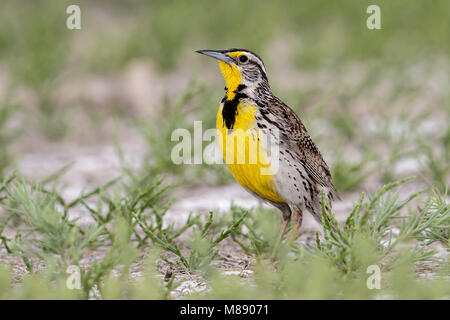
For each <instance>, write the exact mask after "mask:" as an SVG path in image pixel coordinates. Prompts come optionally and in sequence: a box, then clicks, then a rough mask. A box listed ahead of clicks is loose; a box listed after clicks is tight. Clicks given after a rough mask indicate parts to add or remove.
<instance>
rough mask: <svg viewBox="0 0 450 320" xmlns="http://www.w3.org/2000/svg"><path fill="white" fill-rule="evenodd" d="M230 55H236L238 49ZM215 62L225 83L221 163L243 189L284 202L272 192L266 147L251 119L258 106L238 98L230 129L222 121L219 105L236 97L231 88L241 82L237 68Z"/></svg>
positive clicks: (271, 199)
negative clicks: (222, 162)
mask: <svg viewBox="0 0 450 320" xmlns="http://www.w3.org/2000/svg"><path fill="white" fill-rule="evenodd" d="M233 54H234V55H235V56H239V52H233ZM219 65H220V69H221V71H222V74H223V76H224V78H225V81H226V86H227V94H226V101H225V103H224V105H223V106H221V107H220V108H219V111H218V113H217V130H218V142H219V145H220V148H221V149H222V154H223V157H224V160H225V163H226V164H227V166H228V168H229V169H230V171H231V173H232V174H233V176H234V178H235V179H236V181H237V182H238V183H239V184H241V185H242V186H243V187H244V188H247V189H250V190H251V191H253V192H254V193H256V194H258V195H260V196H261V197H263V198H266V199H268V200H270V201H274V202H285V201H284V199H282V198H281V197H280V196H279V195H278V193H277V191H276V185H275V180H274V177H273V175H272V174H270V172H271V165H270V161H269V160H268V158H269V157H268V155H267V151H266V147H265V146H263V145H262V144H261V143H260V142H261V140H262V139H259V134H260V132H259V129H258V127H257V125H256V118H255V117H256V113H257V112H258V107H257V106H256V105H255V104H254V103H252V102H245V101H244V102H243V101H242V100H241V101H239V102H238V104H237V109H236V115H235V118H234V123H233V129H229V128H227V127H226V126H225V124H224V119H223V114H222V111H223V108H224V106H226V104H227V101H228V102H229V101H232V100H233V99H234V98H236V92H235V91H236V90H237V88H238V87H239V85H240V84H241V80H242V77H241V73H240V71H239V69H238V67H236V66H234V65H229V64H227V63H225V62H222V61H220V62H219ZM227 146H228V148H227ZM267 172H269V174H268V173H267Z"/></svg>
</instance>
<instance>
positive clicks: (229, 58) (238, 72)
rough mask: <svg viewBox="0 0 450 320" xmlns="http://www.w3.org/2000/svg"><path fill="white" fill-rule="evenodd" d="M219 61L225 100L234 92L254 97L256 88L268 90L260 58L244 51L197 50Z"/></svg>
mask: <svg viewBox="0 0 450 320" xmlns="http://www.w3.org/2000/svg"><path fill="white" fill-rule="evenodd" d="M196 52H197V53H201V54H204V55H206V56H209V57H212V58H214V59H217V60H219V66H220V69H221V70H222V74H223V76H224V78H225V81H226V84H227V100H232V99H233V98H234V97H235V95H236V92H237V91H239V92H244V93H246V94H247V95H248V96H249V97H252V96H254V95H255V94H256V93H257V91H258V88H267V89H269V82H268V80H267V75H266V68H265V66H264V63H263V61H262V60H261V58H260V57H259V56H258V55H257V54H255V53H253V52H251V51H249V50H244V49H228V50H198V51H196Z"/></svg>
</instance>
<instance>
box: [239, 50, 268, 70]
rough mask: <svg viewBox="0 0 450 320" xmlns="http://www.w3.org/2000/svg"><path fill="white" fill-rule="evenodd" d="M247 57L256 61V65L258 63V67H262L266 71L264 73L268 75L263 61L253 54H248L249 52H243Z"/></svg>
mask: <svg viewBox="0 0 450 320" xmlns="http://www.w3.org/2000/svg"><path fill="white" fill-rule="evenodd" d="M243 52H244V53H245V54H246V55H247V56H249V57H250V59H251V60H253V61H256V63H258V65H259V66H260V67H261V69H262V70H263V71H264V73H266V74H267V72H266V68H265V67H264V63H263V62H262V61H261V59H259V58H258V57H257V56H255V55H254V54H253V53H251V52H248V51H243Z"/></svg>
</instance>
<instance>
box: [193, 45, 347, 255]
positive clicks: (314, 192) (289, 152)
mask: <svg viewBox="0 0 450 320" xmlns="http://www.w3.org/2000/svg"><path fill="white" fill-rule="evenodd" d="M196 52H197V53H200V54H203V55H206V56H208V57H211V58H214V59H217V60H219V67H220V70H221V72H222V75H223V77H224V78H225V83H226V87H225V96H224V97H223V99H222V100H221V103H220V106H219V110H218V112H217V118H216V126H217V134H218V135H217V137H218V138H217V140H218V142H219V145H220V148H221V150H222V155H223V157H224V160H225V164H226V165H227V167H228V168H229V170H230V171H231V173H232V175H233V177H234V178H235V180H236V181H237V182H238V183H239V184H240V185H241V186H242V187H244V189H246V190H247V191H249V192H250V193H251V194H253V195H254V196H256V197H257V198H259V199H261V200H263V201H264V202H267V203H269V204H271V205H272V206H274V207H276V208H278V209H279V210H280V211H281V213H282V217H283V222H282V225H281V230H280V234H279V236H278V240H277V242H276V244H275V246H274V250H273V253H272V258H274V257H275V254H276V252H277V249H278V247H279V245H280V243H281V242H282V241H283V239H284V235H285V233H286V230H287V228H288V225H289V223H290V222H291V221H292V223H293V228H292V230H291V233H290V237H289V239H288V243H291V242H292V241H293V240H294V239H296V238H297V236H298V233H299V230H300V227H301V225H302V221H303V213H304V212H305V211H306V212H309V213H310V214H311V215H312V216H313V217H314V218H315V219H316V220H317V221H318V222H319V223H321V222H322V203H321V201H322V199H325V196H326V197H328V199H327V202H329V203H330V205H331V203H332V201H334V200H335V199H338V198H339V196H338V194H337V191H336V188H335V187H334V185H333V182H332V176H331V172H330V169H329V167H328V165H327V163H326V162H325V160H324V159H323V157H322V154H321V153H320V151H319V148H318V147H317V145H316V144H315V143H314V142H313V140H312V139H311V136H310V135H309V133H308V131H307V129H306V127H305V125H304V124H303V122H302V120H301V119H300V117H299V116H298V115H297V114H296V113H295V112H294V111H293V110H292V109H291V108H290V107H289V106H287V105H286V104H285V103H284V102H283V101H281V100H280V99H279V98H277V97H276V96H275V95H274V94H273V93H272V90H271V88H270V85H269V80H268V78H267V73H266V68H265V65H264V62H263V61H262V59H261V58H260V57H259V56H258V55H257V54H256V53H254V52H252V51H250V50H246V49H236V48H232V49H227V50H197V51H196ZM322 194H323V195H324V197H322Z"/></svg>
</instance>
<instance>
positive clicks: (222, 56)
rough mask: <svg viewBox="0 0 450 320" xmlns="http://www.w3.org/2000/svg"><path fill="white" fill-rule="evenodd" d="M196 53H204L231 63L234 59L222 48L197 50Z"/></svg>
mask: <svg viewBox="0 0 450 320" xmlns="http://www.w3.org/2000/svg"><path fill="white" fill-rule="evenodd" d="M195 52H197V53H201V54H204V55H205V56H208V57H211V58H214V59H217V60H220V61H223V62H226V63H228V64H231V63H232V62H233V61H234V60H233V59H231V58H230V57H229V56H228V55H227V54H226V53H225V51H224V50H197V51H195Z"/></svg>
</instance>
